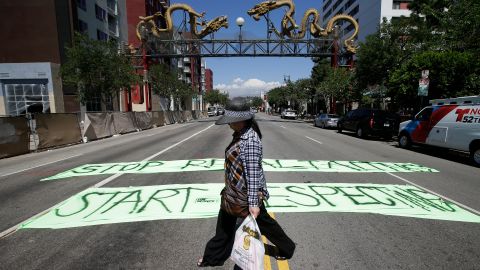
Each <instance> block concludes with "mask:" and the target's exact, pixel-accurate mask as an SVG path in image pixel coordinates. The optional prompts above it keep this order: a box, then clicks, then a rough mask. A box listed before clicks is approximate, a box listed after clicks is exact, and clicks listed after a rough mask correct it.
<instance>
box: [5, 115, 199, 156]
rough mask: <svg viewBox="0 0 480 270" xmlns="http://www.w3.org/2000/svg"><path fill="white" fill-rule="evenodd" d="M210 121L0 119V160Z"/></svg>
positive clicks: (180, 117)
mask: <svg viewBox="0 0 480 270" xmlns="http://www.w3.org/2000/svg"><path fill="white" fill-rule="evenodd" d="M206 117H208V116H207V115H206V112H205V113H204V112H199V111H173V112H172V111H155V112H98V113H51V114H43V113H39V114H31V115H27V117H25V116H16V117H0V158H5V157H10V156H16V155H21V154H25V153H29V152H31V151H36V150H42V149H48V148H54V147H58V146H62V145H69V144H76V143H81V142H84V143H86V142H87V141H92V140H97V139H102V138H106V137H110V136H113V135H116V134H125V133H130V132H136V131H141V130H146V129H151V128H155V127H161V126H164V125H170V124H175V123H184V122H188V121H191V120H194V119H201V118H206Z"/></svg>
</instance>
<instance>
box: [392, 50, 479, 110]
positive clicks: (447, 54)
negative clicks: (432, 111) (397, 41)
mask: <svg viewBox="0 0 480 270" xmlns="http://www.w3.org/2000/svg"><path fill="white" fill-rule="evenodd" d="M478 69H479V65H478V64H477V58H476V57H475V56H474V54H472V53H469V52H452V51H440V52H438V51H427V52H423V53H420V54H417V55H415V56H414V57H413V58H412V59H410V60H409V61H407V62H406V63H404V64H403V65H402V66H401V68H399V69H397V70H395V71H394V72H393V73H392V75H391V78H390V80H391V82H392V84H394V85H396V87H397V95H399V96H401V98H400V99H402V100H405V102H406V103H409V102H410V103H411V100H412V98H413V99H414V98H415V97H416V95H417V89H418V80H419V78H420V74H421V71H422V70H429V71H430V75H429V78H430V85H429V93H428V97H429V98H433V99H436V98H448V97H455V96H461V95H476V94H478V88H477V87H478V85H479V82H480V81H479V80H478V79H479V78H478Z"/></svg>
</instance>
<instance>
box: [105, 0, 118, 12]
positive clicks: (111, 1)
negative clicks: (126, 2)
mask: <svg viewBox="0 0 480 270" xmlns="http://www.w3.org/2000/svg"><path fill="white" fill-rule="evenodd" d="M107 7H108V8H109V9H111V10H112V11H113V12H116V11H117V1H116V0H108V1H107Z"/></svg>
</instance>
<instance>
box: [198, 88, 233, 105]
mask: <svg viewBox="0 0 480 270" xmlns="http://www.w3.org/2000/svg"><path fill="white" fill-rule="evenodd" d="M203 99H204V100H205V102H208V103H210V104H212V105H215V104H221V105H223V106H226V105H227V103H228V94H222V93H221V92H220V90H218V89H213V90H212V91H208V92H207V93H206V94H205V96H204V98H203Z"/></svg>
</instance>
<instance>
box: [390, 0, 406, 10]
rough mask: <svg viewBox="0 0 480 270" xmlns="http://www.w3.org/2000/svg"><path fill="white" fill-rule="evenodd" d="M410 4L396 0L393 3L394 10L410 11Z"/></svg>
mask: <svg viewBox="0 0 480 270" xmlns="http://www.w3.org/2000/svg"><path fill="white" fill-rule="evenodd" d="M408 4H410V1H405V0H403V1H398V0H394V1H393V7H392V8H393V9H405V10H408Z"/></svg>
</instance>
